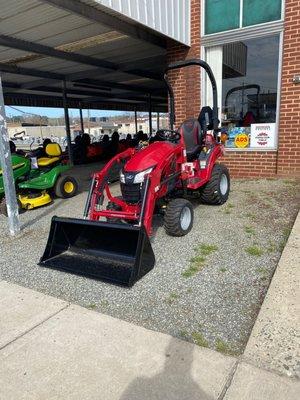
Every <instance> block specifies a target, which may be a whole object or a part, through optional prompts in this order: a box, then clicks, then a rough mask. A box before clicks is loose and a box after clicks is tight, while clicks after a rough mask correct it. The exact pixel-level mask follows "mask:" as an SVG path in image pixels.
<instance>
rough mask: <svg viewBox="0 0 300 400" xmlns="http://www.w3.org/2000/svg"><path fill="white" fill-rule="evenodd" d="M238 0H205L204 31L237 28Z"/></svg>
mask: <svg viewBox="0 0 300 400" xmlns="http://www.w3.org/2000/svg"><path fill="white" fill-rule="evenodd" d="M239 26H240V0H227V1H224V0H206V2H205V33H206V34H209V33H216V32H223V31H228V30H229V29H235V28H239Z"/></svg>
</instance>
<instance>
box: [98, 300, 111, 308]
mask: <svg viewBox="0 0 300 400" xmlns="http://www.w3.org/2000/svg"><path fill="white" fill-rule="evenodd" d="M108 305H109V302H108V301H107V300H101V302H100V306H101V307H107V306H108Z"/></svg>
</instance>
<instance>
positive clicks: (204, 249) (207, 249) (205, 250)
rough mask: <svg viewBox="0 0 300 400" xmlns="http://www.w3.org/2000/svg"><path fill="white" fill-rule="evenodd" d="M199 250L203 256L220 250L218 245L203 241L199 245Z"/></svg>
mask: <svg viewBox="0 0 300 400" xmlns="http://www.w3.org/2000/svg"><path fill="white" fill-rule="evenodd" d="M199 250H200V252H201V254H202V256H209V255H210V254H211V253H213V252H214V251H217V250H218V246H215V245H214V244H205V243H202V244H200V246H199Z"/></svg>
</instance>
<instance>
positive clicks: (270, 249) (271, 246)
mask: <svg viewBox="0 0 300 400" xmlns="http://www.w3.org/2000/svg"><path fill="white" fill-rule="evenodd" d="M275 251H277V247H276V244H275V243H274V242H271V241H270V242H269V244H268V247H267V253H268V254H270V253H274V252H275Z"/></svg>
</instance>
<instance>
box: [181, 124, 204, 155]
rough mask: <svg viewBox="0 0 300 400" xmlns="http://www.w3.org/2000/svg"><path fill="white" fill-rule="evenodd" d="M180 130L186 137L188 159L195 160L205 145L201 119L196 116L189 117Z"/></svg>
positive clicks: (184, 137)
mask: <svg viewBox="0 0 300 400" xmlns="http://www.w3.org/2000/svg"><path fill="white" fill-rule="evenodd" d="M179 132H180V134H181V136H182V137H183V139H184V143H185V147H186V156H187V161H193V160H195V159H196V158H197V156H198V155H199V153H200V152H201V149H202V146H203V144H202V132H201V127H200V124H199V121H198V120H197V119H196V118H190V119H187V120H186V121H184V123H183V124H182V125H181V127H180V129H179Z"/></svg>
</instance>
